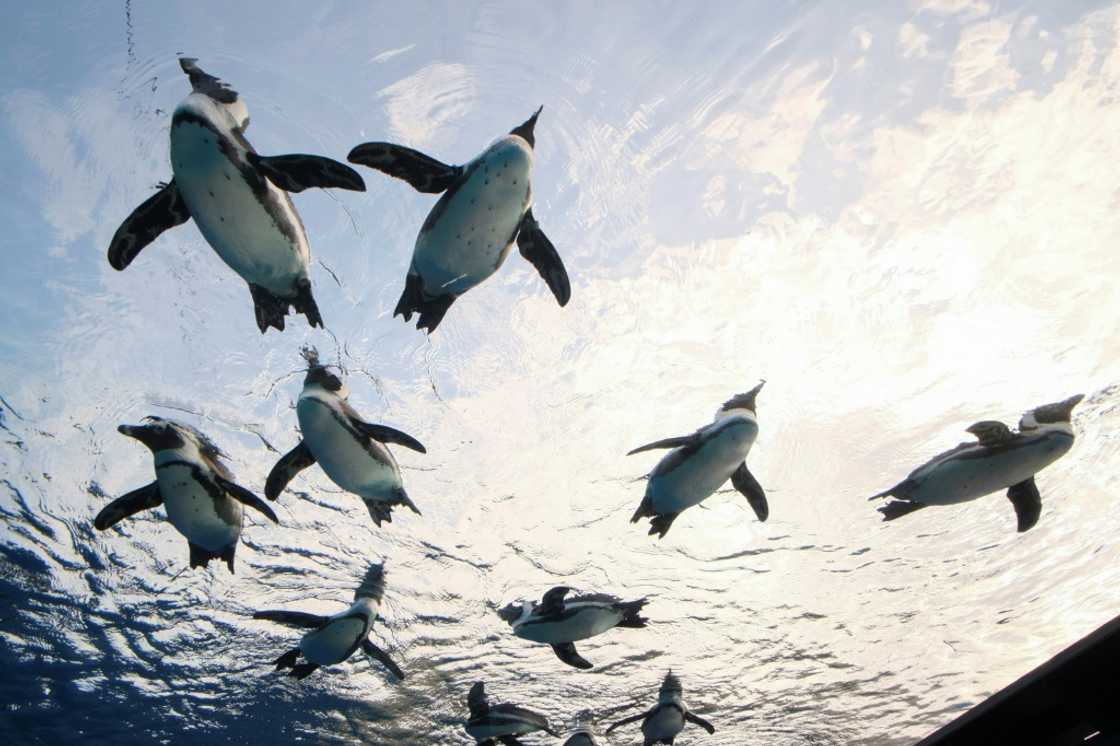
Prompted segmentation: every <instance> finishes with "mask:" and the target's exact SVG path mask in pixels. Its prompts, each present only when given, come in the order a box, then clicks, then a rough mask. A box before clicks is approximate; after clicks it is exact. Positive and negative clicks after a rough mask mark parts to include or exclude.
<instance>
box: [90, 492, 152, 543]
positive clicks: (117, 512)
mask: <svg viewBox="0 0 1120 746" xmlns="http://www.w3.org/2000/svg"><path fill="white" fill-rule="evenodd" d="M162 504H163V495H161V494H160V491H159V483H158V482H152V483H151V484H146V485H144V486H143V487H140V488H138V489H135V490H133V491H132V492H129V493H127V494H125V495H121V496H120V497H118V498H117V499H116V500H114V501H113V502H111V503H109V504H108V505H106V506H105V507H104V508H102V509H101V512H100V513H98V514H97V517H96V518H94V519H93V527H94V528H96V529H97V530H98V531H104V530H105V529H107V528H109V527H111V526H114V525H116V524H117V523H119V522H121V521H123V520H124V519H125V518H128V517H129V516H131V515H136V514H137V513H139V512H140V511H141V510H148V509H149V508H154V507H156V506H157V505H162Z"/></svg>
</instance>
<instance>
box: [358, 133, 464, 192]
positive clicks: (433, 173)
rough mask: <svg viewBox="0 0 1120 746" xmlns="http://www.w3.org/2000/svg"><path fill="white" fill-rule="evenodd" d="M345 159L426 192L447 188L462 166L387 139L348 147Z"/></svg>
mask: <svg viewBox="0 0 1120 746" xmlns="http://www.w3.org/2000/svg"><path fill="white" fill-rule="evenodd" d="M346 160H348V161H350V162H351V163H360V164H361V165H363V166H369V167H370V168H374V169H377V170H378V171H380V172H382V173H385V174H388V175H389V176H392V177H394V178H396V179H402V180H404V181H407V182H408V183H409V184H411V185H412V188H413V189H415V190H416V191H418V192H424V193H426V194H439V193H440V192H443V191H446V190H447V189H448V188H449V187H450V186H451V185H452V184H454V183H455V182H456V181H457V180H458V179H459V177H460V176H462V175H463V168H462V166H449V165H447V164H446V163H441V162H440V161H437V160H436V159H435V158H432V157H431V156H430V155H425V154H423V153H421V152H420V151H419V150H413V149H412V148H406V147H405V146H403V145H394V144H392V143H388V142H367V143H363V144H361V145H359V146H357V147H356V148H354V149H353V150H351V151H350V154H349V155H347V156H346Z"/></svg>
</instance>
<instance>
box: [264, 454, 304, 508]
mask: <svg viewBox="0 0 1120 746" xmlns="http://www.w3.org/2000/svg"><path fill="white" fill-rule="evenodd" d="M314 463H315V456H314V455H313V454H312V453H311V449H310V448H308V447H307V443H305V442H303V441H302V440H301V441H300V442H299V445H297V446H296V447H295V448H293V449H292V450H290V451H288V452H287V453H285V454H284V455H283V456H281V457H280V460H279V461H277V462H276V466H274V467H272V471H270V472H269V473H268V479H266V480H265V483H264V496H265V497H267V498H268V499H269V500H275V499H276V498H278V497H280V493H281V492H283V491H284V488H285V487H287V486H288V482H290V481H292V479H294V478H295V476H296V474H299V473H300V472H301V471H303V470H304V469H306V468H307V467H309V466H311V465H313V464H314Z"/></svg>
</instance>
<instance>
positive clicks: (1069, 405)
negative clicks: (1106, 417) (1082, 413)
mask: <svg viewBox="0 0 1120 746" xmlns="http://www.w3.org/2000/svg"><path fill="white" fill-rule="evenodd" d="M1084 398H1085V394H1074V395H1073V396H1071V397H1070V398H1068V399H1066V400H1065V401H1062V402H1058V405H1057V411H1058V412H1059V413H1060V414H1062V415H1064V416H1065V419H1066V420H1067V421H1068V420H1069V419H1070V417H1071V416H1072V415H1073V408H1074V407H1076V406H1077V405H1078V404H1080V403H1081V400H1082V399H1084Z"/></svg>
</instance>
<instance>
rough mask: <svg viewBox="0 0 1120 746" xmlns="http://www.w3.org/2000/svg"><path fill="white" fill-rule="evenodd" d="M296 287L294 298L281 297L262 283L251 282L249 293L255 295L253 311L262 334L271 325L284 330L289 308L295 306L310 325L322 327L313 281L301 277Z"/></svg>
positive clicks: (278, 329)
mask: <svg viewBox="0 0 1120 746" xmlns="http://www.w3.org/2000/svg"><path fill="white" fill-rule="evenodd" d="M295 289H296V295H295V297H294V298H281V297H280V296H278V295H275V294H273V293H271V292H269V291H268V290H266V289H265V288H263V287H261V286H260V285H254V284H253V283H249V293H250V294H251V295H252V296H253V311H254V313H255V314H256V318H257V328H258V329H260V330H261V334H264V333H265V332H267V331H268V329H269V327H271V328H273V329H276V330H277V331H281V332H282V331H284V317H285V316H287V315H288V309H289V308H293V307H294V308H295V310H296V313H299V314H303V315H304V316H306V317H307V323H308V324H309V325H310V326H312V327H320V328H322V326H323V317H322V316H321V315H320V314H319V306H318V304H316V303H315V298H314V297H313V296H312V295H311V281H310V280H309V279H307V278H306V277H303V278H300V279H299V280H297V281H296V286H295Z"/></svg>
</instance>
